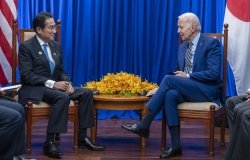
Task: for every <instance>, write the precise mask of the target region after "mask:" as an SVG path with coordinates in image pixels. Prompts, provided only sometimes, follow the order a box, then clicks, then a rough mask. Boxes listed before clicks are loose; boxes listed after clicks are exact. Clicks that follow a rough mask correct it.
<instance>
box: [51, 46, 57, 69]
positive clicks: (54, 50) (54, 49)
mask: <svg viewBox="0 0 250 160" xmlns="http://www.w3.org/2000/svg"><path fill="white" fill-rule="evenodd" d="M49 47H50V51H51V55H52V58H53V59H54V62H55V67H56V65H57V64H58V55H57V54H58V51H57V50H56V48H55V46H54V44H53V43H51V42H49Z"/></svg>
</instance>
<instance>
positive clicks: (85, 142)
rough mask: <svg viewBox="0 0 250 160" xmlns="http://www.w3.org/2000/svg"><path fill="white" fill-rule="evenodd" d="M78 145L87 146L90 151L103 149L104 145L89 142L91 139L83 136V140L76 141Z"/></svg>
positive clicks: (80, 146) (82, 147)
mask: <svg viewBox="0 0 250 160" xmlns="http://www.w3.org/2000/svg"><path fill="white" fill-rule="evenodd" d="M78 147H79V148H81V149H84V148H87V149H89V150H92V151H104V149H105V147H103V146H99V145H96V144H94V143H93V142H91V140H90V139H89V138H87V137H85V138H84V139H83V140H79V141H78Z"/></svg>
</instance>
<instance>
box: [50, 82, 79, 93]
mask: <svg viewBox="0 0 250 160" xmlns="http://www.w3.org/2000/svg"><path fill="white" fill-rule="evenodd" d="M53 87H54V88H55V89H58V90H61V91H63V92H66V93H68V94H71V93H73V92H74V88H73V86H72V85H71V83H69V82H67V81H58V82H55V84H54V86H53Z"/></svg>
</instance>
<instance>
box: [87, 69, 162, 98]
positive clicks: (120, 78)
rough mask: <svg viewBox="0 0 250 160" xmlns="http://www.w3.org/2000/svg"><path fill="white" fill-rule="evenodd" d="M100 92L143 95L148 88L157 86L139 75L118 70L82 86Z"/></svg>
mask: <svg viewBox="0 0 250 160" xmlns="http://www.w3.org/2000/svg"><path fill="white" fill-rule="evenodd" d="M84 87H86V88H89V89H91V90H93V91H97V92H99V93H100V94H118V95H128V96H129V95H130V96H132V95H145V94H146V93H147V92H148V91H149V90H152V89H154V88H157V87H158V86H157V84H154V83H149V82H148V81H147V80H144V81H143V80H142V79H141V77H140V76H138V75H134V74H130V73H126V72H119V73H108V74H107V75H105V76H104V77H103V78H102V79H101V80H100V81H91V82H87V83H86V85H85V86H84Z"/></svg>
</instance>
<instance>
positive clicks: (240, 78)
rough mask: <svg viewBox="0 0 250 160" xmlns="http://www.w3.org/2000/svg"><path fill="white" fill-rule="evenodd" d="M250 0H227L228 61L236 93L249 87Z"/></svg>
mask: <svg viewBox="0 0 250 160" xmlns="http://www.w3.org/2000/svg"><path fill="white" fill-rule="evenodd" d="M249 8H250V0H227V5H226V10H225V18H224V23H228V24H229V28H228V62H229V64H230V66H231V68H232V71H233V74H234V79H235V83H236V90H237V93H238V95H239V94H244V93H246V91H247V89H250V11H249Z"/></svg>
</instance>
